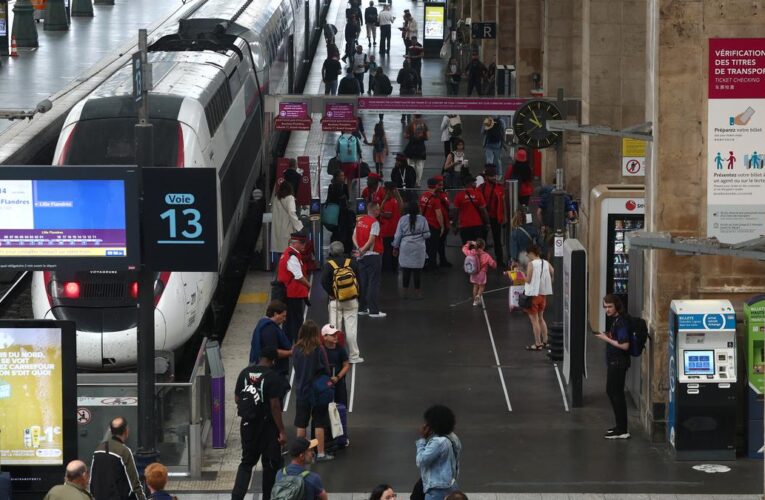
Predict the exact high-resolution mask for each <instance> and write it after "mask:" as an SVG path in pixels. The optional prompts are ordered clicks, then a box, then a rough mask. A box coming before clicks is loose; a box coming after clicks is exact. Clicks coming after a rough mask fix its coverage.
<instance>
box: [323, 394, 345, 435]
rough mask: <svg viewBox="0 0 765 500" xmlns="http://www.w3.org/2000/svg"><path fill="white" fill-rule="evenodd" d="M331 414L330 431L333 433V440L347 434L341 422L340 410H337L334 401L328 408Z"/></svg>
mask: <svg viewBox="0 0 765 500" xmlns="http://www.w3.org/2000/svg"><path fill="white" fill-rule="evenodd" d="M327 410H328V412H329V423H330V430H331V431H332V439H335V438H337V437H340V436H342V435H343V434H345V431H344V430H343V421H342V420H340V410H338V409H337V403H335V402H334V401H333V402H332V403H329V405H328V406H327Z"/></svg>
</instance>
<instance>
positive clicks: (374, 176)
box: [367, 172, 382, 181]
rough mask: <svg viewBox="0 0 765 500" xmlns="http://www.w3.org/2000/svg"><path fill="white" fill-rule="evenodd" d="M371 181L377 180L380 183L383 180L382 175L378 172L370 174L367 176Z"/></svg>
mask: <svg viewBox="0 0 765 500" xmlns="http://www.w3.org/2000/svg"><path fill="white" fill-rule="evenodd" d="M367 177H368V178H370V179H377V180H378V181H379V180H380V179H382V175H380V174H378V173H377V172H369V175H367Z"/></svg>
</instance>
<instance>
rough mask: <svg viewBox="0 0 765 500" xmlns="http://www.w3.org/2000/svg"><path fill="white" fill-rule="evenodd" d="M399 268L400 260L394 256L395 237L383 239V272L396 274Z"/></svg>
mask: <svg viewBox="0 0 765 500" xmlns="http://www.w3.org/2000/svg"><path fill="white" fill-rule="evenodd" d="M397 268H398V259H397V258H396V257H394V256H393V237H392V236H391V237H390V238H383V261H382V270H383V271H393V272H395V271H396V269H397Z"/></svg>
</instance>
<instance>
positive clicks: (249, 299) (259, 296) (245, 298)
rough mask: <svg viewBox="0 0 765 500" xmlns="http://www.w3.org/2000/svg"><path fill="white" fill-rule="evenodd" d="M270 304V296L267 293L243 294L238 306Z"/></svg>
mask: <svg viewBox="0 0 765 500" xmlns="http://www.w3.org/2000/svg"><path fill="white" fill-rule="evenodd" d="M266 302H268V294H267V293H265V292H257V293H243V294H241V295H239V300H238V301H237V304H265V303H266Z"/></svg>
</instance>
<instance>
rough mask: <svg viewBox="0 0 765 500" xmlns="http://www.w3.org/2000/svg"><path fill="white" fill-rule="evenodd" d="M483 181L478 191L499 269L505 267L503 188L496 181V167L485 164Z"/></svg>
mask: <svg viewBox="0 0 765 500" xmlns="http://www.w3.org/2000/svg"><path fill="white" fill-rule="evenodd" d="M483 178H484V183H483V184H481V185H480V187H479V188H478V191H479V192H480V193H481V195H482V196H483V199H484V201H485V202H486V211H487V212H488V213H489V225H490V226H491V235H492V239H493V241H494V256H495V257H496V258H497V264H498V265H499V266H500V269H503V268H504V267H505V264H504V262H505V259H504V253H503V251H502V225H503V224H504V223H505V189H504V188H503V187H502V184H500V183H499V182H497V167H495V166H494V165H491V164H487V165H486V168H485V170H484V171H483Z"/></svg>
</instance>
